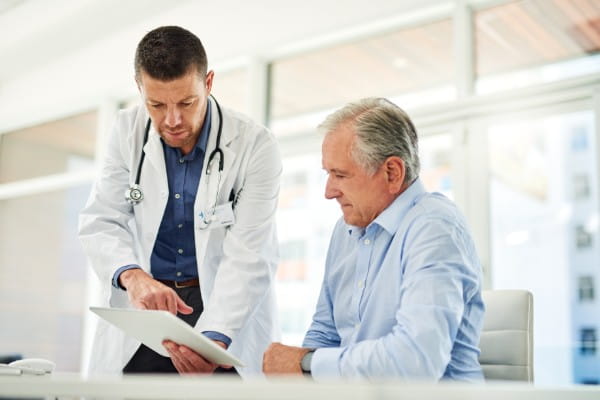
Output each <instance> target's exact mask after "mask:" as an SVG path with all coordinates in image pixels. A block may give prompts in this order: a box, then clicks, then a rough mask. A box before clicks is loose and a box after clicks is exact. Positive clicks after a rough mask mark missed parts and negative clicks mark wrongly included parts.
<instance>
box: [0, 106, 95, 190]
mask: <svg viewBox="0 0 600 400" xmlns="http://www.w3.org/2000/svg"><path fill="white" fill-rule="evenodd" d="M96 126H97V113H96V112H95V111H94V112H88V113H85V114H80V115H76V116H72V117H68V118H64V119H61V120H57V121H52V122H47V123H44V124H41V125H36V126H33V127H30V128H24V129H20V130H17V131H13V132H7V133H5V134H0V184H1V183H7V182H14V181H18V180H22V179H29V178H36V177H40V176H45V175H52V174H58V173H64V172H68V171H73V169H72V166H73V165H74V164H73V162H74V161H75V160H76V161H77V168H78V169H80V168H82V167H83V168H85V167H89V168H92V167H93V158H94V151H95V148H96Z"/></svg>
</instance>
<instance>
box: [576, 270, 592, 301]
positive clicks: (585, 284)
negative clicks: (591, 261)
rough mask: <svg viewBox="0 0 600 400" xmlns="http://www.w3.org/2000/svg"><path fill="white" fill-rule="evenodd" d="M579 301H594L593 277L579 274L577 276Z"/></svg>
mask: <svg viewBox="0 0 600 400" xmlns="http://www.w3.org/2000/svg"><path fill="white" fill-rule="evenodd" d="M578 292H579V301H580V302H593V301H594V277H593V276H580V277H579V290H578Z"/></svg>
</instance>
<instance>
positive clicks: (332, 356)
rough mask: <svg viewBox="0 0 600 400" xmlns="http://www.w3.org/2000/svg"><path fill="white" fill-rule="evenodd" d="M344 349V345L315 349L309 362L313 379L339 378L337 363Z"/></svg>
mask: <svg viewBox="0 0 600 400" xmlns="http://www.w3.org/2000/svg"><path fill="white" fill-rule="evenodd" d="M344 350H346V348H344V347H324V348H320V349H317V350H315V353H314V354H313V357H312V361H311V363H310V374H311V375H312V377H313V379H314V380H316V381H318V380H321V379H323V380H326V379H331V378H341V376H342V374H341V372H340V367H339V365H340V359H341V358H342V354H343V353H344Z"/></svg>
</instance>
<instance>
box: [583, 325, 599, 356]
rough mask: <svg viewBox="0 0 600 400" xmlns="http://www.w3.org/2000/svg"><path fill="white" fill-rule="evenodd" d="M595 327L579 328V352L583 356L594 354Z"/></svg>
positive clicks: (595, 341)
mask: <svg viewBox="0 0 600 400" xmlns="http://www.w3.org/2000/svg"><path fill="white" fill-rule="evenodd" d="M597 340H598V339H597V337H596V328H582V329H581V330H580V345H579V352H580V353H581V354H582V355H585V356H593V355H595V354H596V343H597Z"/></svg>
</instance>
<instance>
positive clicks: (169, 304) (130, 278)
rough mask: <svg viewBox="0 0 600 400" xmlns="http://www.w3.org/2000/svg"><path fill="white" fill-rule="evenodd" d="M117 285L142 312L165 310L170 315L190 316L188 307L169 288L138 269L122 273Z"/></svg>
mask: <svg viewBox="0 0 600 400" xmlns="http://www.w3.org/2000/svg"><path fill="white" fill-rule="evenodd" d="M119 283H121V285H122V286H123V287H124V288H125V289H127V295H128V296H129V301H130V302H131V304H133V306H134V307H136V308H141V309H142V310H165V311H168V312H170V313H171V314H175V315H177V313H178V312H179V313H181V314H191V313H192V312H193V311H194V309H193V308H192V307H190V306H188V305H187V304H186V303H185V302H184V301H183V300H182V299H181V297H179V296H178V295H177V293H175V291H174V290H173V289H171V288H170V287H168V286H166V285H163V284H162V283H160V282H158V281H157V280H155V279H153V278H152V277H151V276H150V275H149V274H148V273H147V272H146V271H144V270H142V269H140V268H134V269H129V270H126V271H123V273H122V274H121V276H119Z"/></svg>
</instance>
